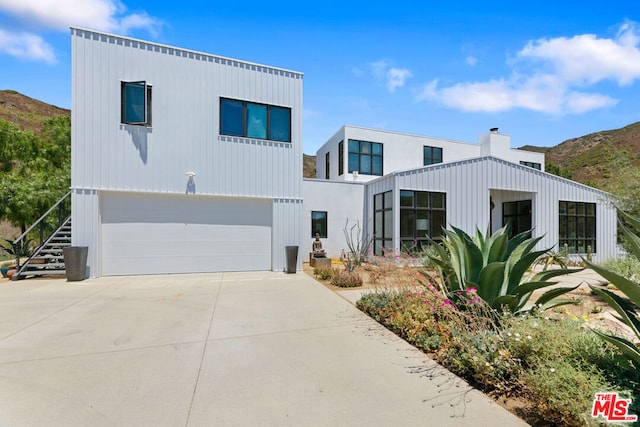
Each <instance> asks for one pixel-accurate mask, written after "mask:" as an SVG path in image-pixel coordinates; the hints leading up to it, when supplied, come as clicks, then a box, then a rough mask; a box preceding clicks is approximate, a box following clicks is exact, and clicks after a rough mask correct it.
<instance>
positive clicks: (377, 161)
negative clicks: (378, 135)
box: [371, 156, 382, 176]
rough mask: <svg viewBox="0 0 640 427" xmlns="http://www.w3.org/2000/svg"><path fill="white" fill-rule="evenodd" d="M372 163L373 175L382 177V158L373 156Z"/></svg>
mask: <svg viewBox="0 0 640 427" xmlns="http://www.w3.org/2000/svg"><path fill="white" fill-rule="evenodd" d="M371 161H372V162H373V165H372V169H371V175H380V176H382V157H378V156H373V157H372V158H371Z"/></svg>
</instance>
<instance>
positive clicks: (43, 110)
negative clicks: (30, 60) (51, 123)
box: [0, 90, 71, 133]
mask: <svg viewBox="0 0 640 427" xmlns="http://www.w3.org/2000/svg"><path fill="white" fill-rule="evenodd" d="M70 114H71V111H70V110H66V109H64V108H59V107H56V106H54V105H51V104H47V103H44V102H42V101H38V100H37V99H33V98H29V97H28V96H25V95H23V94H21V93H19V92H16V91H15V90H0V120H4V121H7V122H10V123H13V124H15V125H17V126H18V127H19V128H20V129H21V130H30V131H32V132H35V133H39V132H40V130H41V129H42V120H44V119H46V118H48V117H52V116H68V115H70Z"/></svg>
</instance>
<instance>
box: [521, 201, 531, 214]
mask: <svg viewBox="0 0 640 427" xmlns="http://www.w3.org/2000/svg"><path fill="white" fill-rule="evenodd" d="M518 214H520V215H530V214H531V200H523V201H522V202H518Z"/></svg>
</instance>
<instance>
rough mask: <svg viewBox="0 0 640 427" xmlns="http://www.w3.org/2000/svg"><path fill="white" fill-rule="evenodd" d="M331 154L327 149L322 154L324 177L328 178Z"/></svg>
mask: <svg viewBox="0 0 640 427" xmlns="http://www.w3.org/2000/svg"><path fill="white" fill-rule="evenodd" d="M330 160H331V156H330V155H329V151H327V154H325V156H324V179H329V174H330V173H331V163H330Z"/></svg>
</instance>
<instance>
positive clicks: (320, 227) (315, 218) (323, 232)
mask: <svg viewBox="0 0 640 427" xmlns="http://www.w3.org/2000/svg"><path fill="white" fill-rule="evenodd" d="M316 233H318V234H319V235H320V237H322V238H323V239H326V238H327V212H325V211H311V237H316Z"/></svg>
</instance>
